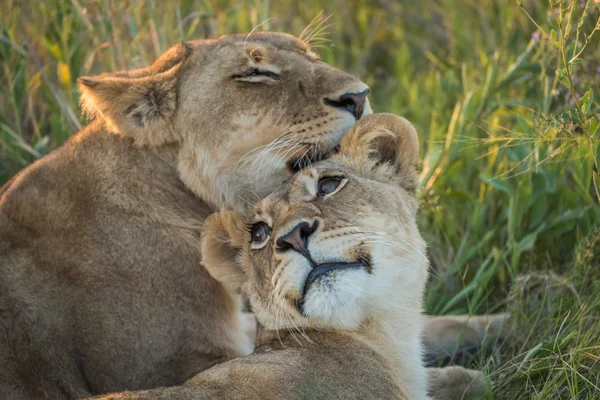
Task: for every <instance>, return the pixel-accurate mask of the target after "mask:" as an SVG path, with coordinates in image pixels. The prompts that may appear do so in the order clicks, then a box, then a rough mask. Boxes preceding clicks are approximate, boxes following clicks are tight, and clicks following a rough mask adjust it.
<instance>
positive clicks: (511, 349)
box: [0, 0, 600, 399]
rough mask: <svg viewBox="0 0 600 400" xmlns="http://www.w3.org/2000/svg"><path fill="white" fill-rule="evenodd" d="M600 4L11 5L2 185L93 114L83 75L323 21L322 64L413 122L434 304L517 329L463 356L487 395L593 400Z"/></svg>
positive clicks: (0, 107)
mask: <svg viewBox="0 0 600 400" xmlns="http://www.w3.org/2000/svg"><path fill="white" fill-rule="evenodd" d="M598 3H600V2H599V1H598V0H588V1H585V0H583V1H577V0H564V1H561V0H549V1H546V0H529V1H525V0H523V1H512V0H511V1H509V0H421V1H418V2H413V1H409V0H404V1H394V0H379V1H375V0H344V1H342V0H334V1H330V2H322V3H321V2H318V1H316V0H303V1H294V0H278V1H269V0H262V1H261V0H256V1H246V0H239V1H235V0H234V1H224V0H180V1H179V2H171V1H169V2H167V1H157V0H137V1H124V0H95V1H92V0H47V1H33V0H3V1H2V3H1V4H0V61H1V66H0V184H2V183H4V182H5V181H6V180H8V179H9V178H10V177H11V176H12V175H13V174H14V173H16V172H17V171H18V170H20V169H21V168H23V167H25V166H27V165H28V164H29V163H31V162H34V161H35V160H36V159H38V158H40V157H42V156H43V155H45V154H47V153H48V152H50V151H51V150H52V149H53V148H55V147H56V146H58V145H60V144H61V143H62V142H63V141H64V140H65V139H67V138H68V137H69V136H70V135H71V134H72V133H73V132H74V131H76V130H77V128H79V127H80V125H81V124H82V123H84V122H85V121H84V117H82V116H80V111H79V108H78V95H77V90H76V78H77V77H78V76H81V75H89V74H95V73H100V72H104V71H113V70H118V69H128V68H137V67H141V66H145V65H147V64H149V63H150V62H151V61H152V60H153V59H154V58H156V57H157V56H158V55H159V54H160V53H162V52H163V51H164V50H165V49H166V48H168V47H169V46H170V45H172V44H174V43H176V42H177V41H179V40H186V39H192V38H194V39H195V38H202V37H208V36H213V35H217V34H223V33H234V32H248V31H250V30H252V29H253V28H257V29H259V30H282V31H287V32H290V33H293V34H297V35H298V34H300V33H301V32H302V30H303V29H304V28H305V27H306V26H307V25H308V24H309V23H310V22H311V21H313V19H314V20H315V24H313V28H315V27H316V28H317V29H319V30H321V32H320V35H319V37H320V38H322V39H321V40H320V41H318V43H317V44H318V45H319V46H320V52H321V54H322V56H323V59H324V60H325V61H327V62H329V63H332V64H334V65H336V66H337V67H340V68H342V69H345V70H348V71H351V72H353V73H355V74H357V75H359V76H360V77H361V78H362V79H363V80H364V81H365V82H367V83H368V84H369V85H370V86H371V87H372V92H371V93H372V96H371V101H372V103H373V105H374V109H375V110H377V111H387V112H393V113H397V114H400V115H403V116H405V117H407V118H408V119H409V120H411V121H413V122H414V123H415V125H416V126H417V127H418V128H419V131H420V135H421V140H422V159H423V165H422V174H421V182H422V185H421V190H420V198H421V203H422V211H421V216H420V225H421V228H422V230H423V232H424V235H425V237H426V239H427V241H428V243H429V244H430V257H431V260H432V264H433V272H432V280H431V283H430V289H429V292H428V296H427V304H426V308H427V311H428V312H430V313H437V314H457V313H466V312H468V313H487V312H495V311H500V310H509V311H512V313H513V316H514V319H515V321H516V322H517V325H518V328H517V329H518V330H517V332H518V334H517V335H515V337H514V338H512V340H510V341H509V342H508V343H506V344H504V345H503V346H502V347H501V348H500V349H496V351H495V352H494V353H493V354H492V355H491V356H490V355H489V354H488V355H487V356H486V355H483V354H479V355H477V356H476V357H470V358H468V359H467V358H463V359H461V360H458V361H459V362H462V363H463V364H465V365H470V364H474V365H475V367H478V368H485V369H487V370H488V372H489V373H490V386H491V385H492V382H493V385H494V390H493V393H488V395H487V396H488V397H489V398H495V399H505V398H506V399H517V398H519V399H525V398H543V399H546V398H556V399H584V398H588V399H591V398H600V321H599V315H600V296H598V293H600V271H599V270H600V250H599V248H600V230H599V228H598V227H599V222H600V207H599V205H598V201H599V199H600V190H599V188H598V187H599V186H600V180H599V178H598V163H599V161H600V145H599V144H600V138H599V132H600V129H599V119H600V108H599V107H598V101H597V100H596V99H595V98H594V95H596V97H599V96H600V51H599V50H598V48H599V46H598V45H599V44H600V42H599V40H598V38H599V37H600V34H598V35H594V33H596V30H597V29H598V28H600V25H598V24H599V22H598V21H599V15H600V4H598ZM321 12H322V14H320V13H321ZM325 16H327V17H325Z"/></svg>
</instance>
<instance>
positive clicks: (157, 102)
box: [78, 42, 191, 146]
mask: <svg viewBox="0 0 600 400" xmlns="http://www.w3.org/2000/svg"><path fill="white" fill-rule="evenodd" d="M190 53H191V48H190V47H189V46H187V45H186V44H185V43H183V42H182V43H179V44H178V45H176V46H174V47H172V48H171V49H169V50H168V51H166V52H165V53H164V54H163V55H162V56H161V57H159V58H158V59H157V60H156V61H155V62H154V63H153V64H152V65H151V66H149V67H147V68H142V69H138V70H133V71H124V72H114V73H107V74H102V75H98V76H91V77H81V78H79V80H78V81H79V90H80V93H81V104H82V108H83V110H84V112H86V113H88V114H89V115H91V116H92V117H93V116H96V115H100V116H102V117H104V118H105V120H106V122H107V123H108V124H109V126H110V128H111V129H113V130H115V131H118V132H120V133H122V134H123V135H128V136H131V137H133V139H134V140H135V141H136V143H139V144H149V145H154V146H157V145H161V144H165V143H169V142H174V141H177V135H176V133H175V132H173V128H172V126H171V125H172V124H171V123H170V122H171V118H172V117H173V115H174V114H175V111H176V109H177V79H178V71H179V70H180V68H181V66H182V65H183V61H184V60H185V59H186V58H187V56H188V55H189V54H190Z"/></svg>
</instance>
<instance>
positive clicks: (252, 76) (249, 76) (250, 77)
mask: <svg viewBox="0 0 600 400" xmlns="http://www.w3.org/2000/svg"><path fill="white" fill-rule="evenodd" d="M233 79H237V80H240V81H246V82H259V81H261V80H264V79H272V80H279V75H278V74H277V73H276V72H273V71H269V70H264V69H258V68H250V69H248V70H246V71H244V72H242V73H241V74H237V75H234V76H233Z"/></svg>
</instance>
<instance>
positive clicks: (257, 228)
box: [250, 222, 271, 248]
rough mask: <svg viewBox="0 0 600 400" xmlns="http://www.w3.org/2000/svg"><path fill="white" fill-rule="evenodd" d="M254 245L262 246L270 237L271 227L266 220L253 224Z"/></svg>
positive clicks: (252, 239) (251, 232)
mask: <svg viewBox="0 0 600 400" xmlns="http://www.w3.org/2000/svg"><path fill="white" fill-rule="evenodd" d="M250 235H251V241H252V247H254V248H261V247H263V246H264V245H265V244H266V243H267V240H268V239H269V236H270V235H271V228H269V225H267V224H266V223H264V222H257V223H256V224H254V225H253V226H252V230H251V231H250Z"/></svg>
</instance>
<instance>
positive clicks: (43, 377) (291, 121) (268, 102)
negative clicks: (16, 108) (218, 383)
mask: <svg viewBox="0 0 600 400" xmlns="http://www.w3.org/2000/svg"><path fill="white" fill-rule="evenodd" d="M80 88H81V97H82V104H83V106H84V108H85V110H86V111H87V112H88V113H89V114H90V115H93V116H95V119H94V121H93V122H92V123H90V124H89V125H88V126H86V127H84V128H83V129H82V130H81V131H80V132H79V133H78V134H76V135H75V136H74V137H72V138H71V139H70V140H69V141H68V142H67V143H66V144H65V145H63V146H62V147H61V148H60V149H58V150H56V151H54V152H53V153H51V154H50V155H48V156H46V157H44V158H42V159H41V160H39V161H38V162H36V163H34V164H33V165H31V166H30V167H28V168H26V169H25V170H24V171H22V172H21V173H19V174H18V175H17V176H16V177H15V178H14V179H13V180H11V181H10V182H8V183H7V184H6V185H5V186H4V187H3V188H2V189H0V398H1V399H12V400H19V399H28V400H29V399H42V398H52V399H74V398H80V397H85V396H90V395H92V394H96V393H105V392H113V391H119V390H125V389H130V390H134V389H144V388H151V387H158V386H165V385H175V384H179V383H182V382H184V381H186V380H187V379H188V378H190V377H192V376H193V375H195V374H196V373H198V372H199V371H201V370H203V369H205V368H207V367H209V366H211V365H213V364H215V363H218V362H221V361H224V360H227V359H230V358H233V357H237V356H241V355H245V354H248V353H250V352H251V351H252V348H253V343H252V342H251V341H250V340H249V339H248V338H247V336H246V333H245V327H244V326H243V324H242V321H243V320H242V314H241V312H240V310H241V306H240V304H239V300H238V299H237V298H236V297H232V296H231V295H229V294H228V293H227V292H226V291H225V290H224V289H223V288H222V286H221V285H220V284H219V283H218V282H217V281H216V280H214V279H213V278H211V277H210V275H209V274H208V272H207V271H206V270H204V269H203V267H202V266H201V257H200V248H199V246H198V239H199V235H200V229H201V226H202V223H203V221H204V219H205V218H206V217H207V216H208V215H209V214H210V213H211V212H213V210H214V209H215V208H220V207H233V208H236V209H241V208H243V207H244V206H245V204H246V202H248V201H253V200H254V199H255V198H260V197H264V196H265V195H267V194H268V193H270V192H271V191H272V190H273V189H275V188H276V187H278V186H279V185H280V184H281V182H282V181H283V180H284V179H286V178H287V177H288V176H290V175H291V173H292V172H294V171H295V170H296V169H297V168H299V167H300V166H302V165H303V164H305V163H306V162H308V161H314V160H317V159H320V158H323V157H325V156H327V155H328V153H329V152H331V150H332V149H333V148H334V147H335V146H336V145H338V143H339V141H340V139H341V138H342V136H343V135H344V134H345V133H346V132H347V131H348V129H349V128H350V127H351V126H352V125H353V124H354V123H355V121H356V120H357V119H360V118H361V117H362V116H363V115H366V114H369V113H370V112H371V110H370V107H369V103H368V101H367V98H366V96H367V92H368V88H367V86H366V85H365V84H364V83H362V82H361V81H360V80H359V79H358V78H356V77H354V76H352V75H350V74H347V73H345V72H342V71H340V70H338V69H335V68H333V67H331V66H329V65H327V64H325V63H323V62H321V61H319V58H318V57H317V55H316V54H315V53H313V52H312V51H311V50H310V48H309V47H308V46H307V45H306V44H305V43H303V42H302V41H300V40H298V39H296V38H294V37H293V36H290V35H285V34H279V33H253V34H252V35H234V36H224V37H221V38H218V39H215V40H204V41H191V42H185V43H180V44H178V45H176V46H175V47H173V48H171V49H170V50H168V51H167V52H166V53H165V54H164V55H163V56H161V57H160V58H159V59H158V60H156V62H154V63H153V64H152V65H151V66H149V67H147V68H143V69H139V70H134V71H125V72H116V73H109V74H103V75H99V76H96V77H86V78H81V79H80ZM249 195H251V196H252V197H251V198H249V197H248V196H249Z"/></svg>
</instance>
